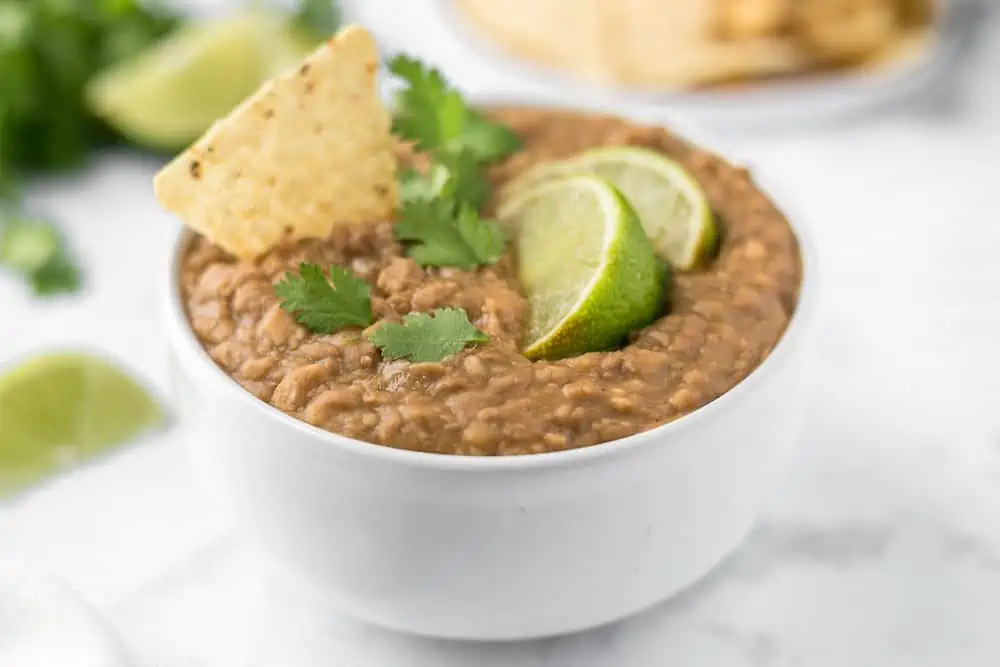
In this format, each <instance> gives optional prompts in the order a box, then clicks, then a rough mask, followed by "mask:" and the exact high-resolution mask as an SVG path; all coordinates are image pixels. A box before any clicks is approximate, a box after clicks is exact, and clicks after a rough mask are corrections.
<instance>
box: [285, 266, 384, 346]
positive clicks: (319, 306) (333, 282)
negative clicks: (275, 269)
mask: <svg viewBox="0 0 1000 667" xmlns="http://www.w3.org/2000/svg"><path fill="white" fill-rule="evenodd" d="M274 291H275V293H276V294H277V295H278V296H279V297H280V298H281V299H282V301H281V307H282V308H283V309H284V310H286V311H288V312H289V313H291V314H292V315H293V316H294V317H295V321H296V322H298V323H299V324H301V325H302V326H304V327H306V328H307V329H309V330H310V331H314V332H316V333H324V334H330V333H333V332H335V331H337V330H339V329H343V328H344V327H351V326H356V327H366V326H368V325H369V324H371V323H372V302H371V289H370V288H369V287H368V283H366V282H365V281H364V280H362V279H361V278H358V277H357V276H356V275H354V274H353V273H352V272H351V271H349V270H348V269H345V268H343V267H341V266H337V265H336V264H334V265H331V266H330V271H329V279H327V275H326V274H325V273H324V272H323V269H322V267H320V266H318V265H316V264H308V263H306V262H303V263H302V264H300V265H299V275H297V276H296V275H295V274H293V273H291V272H289V273H286V274H285V277H284V278H282V279H281V280H280V281H279V282H278V283H276V284H275V286H274Z"/></svg>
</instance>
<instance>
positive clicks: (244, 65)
mask: <svg viewBox="0 0 1000 667" xmlns="http://www.w3.org/2000/svg"><path fill="white" fill-rule="evenodd" d="M315 44H316V40H315V38H313V37H311V36H309V35H307V34H305V33H303V32H301V31H300V30H299V29H297V28H296V27H295V26H294V25H292V24H290V23H285V22H282V21H280V20H278V19H277V18H275V17H273V16H271V15H269V14H267V13H263V12H245V13H242V14H239V15H237V16H236V17H234V18H231V19H227V20H225V21H218V22H210V23H192V24H188V25H186V26H185V27H183V28H180V29H179V30H177V31H176V32H174V33H173V34H171V35H168V36H167V37H166V38H165V39H163V40H162V41H160V42H159V43H157V44H154V45H153V46H152V47H150V48H149V49H148V50H146V51H145V52H143V53H141V54H139V55H138V56H136V57H135V58H134V59H132V60H129V61H126V62H124V63H122V64H120V65H117V66H115V67H113V68H111V69H109V70H108V71H106V72H103V73H101V74H99V75H98V76H97V77H96V78H95V79H94V81H93V82H92V83H91V84H90V86H89V87H88V89H87V100H88V103H89V104H90V106H91V108H92V109H93V111H94V113H96V114H97V115H98V116H100V117H102V118H103V119H104V120H105V121H106V122H107V123H108V124H109V125H111V126H112V127H113V128H115V129H116V130H118V131H119V132H120V133H121V134H122V135H124V136H126V137H128V138H129V139H131V140H133V141H135V142H136V143H139V144H141V145H144V146H148V147H150V148H157V149H164V150H178V149H180V148H183V147H184V146H187V145H188V144H190V143H191V142H193V141H194V140H195V139H197V138H198V137H199V136H201V135H202V134H203V133H204V132H205V130H207V129H208V128H209V127H210V126H211V124H212V123H213V122H215V121H216V120H217V119H218V118H221V117H222V116H225V115H226V114H227V113H229V112H230V111H231V110H232V109H233V108H235V107H236V106H237V105H239V104H240V102H242V101H243V100H244V99H246V98H247V97H248V96H250V95H251V94H252V93H253V92H254V91H256V90H257V88H258V87H260V85H261V83H262V82H263V81H265V80H267V79H268V78H271V77H272V76H274V75H275V74H277V73H279V72H281V71H283V70H285V69H287V68H288V67H291V66H292V65H293V64H295V63H297V62H299V61H301V59H302V58H303V57H304V56H305V55H306V54H308V53H309V52H310V51H311V50H312V49H313V47H314V46H315Z"/></svg>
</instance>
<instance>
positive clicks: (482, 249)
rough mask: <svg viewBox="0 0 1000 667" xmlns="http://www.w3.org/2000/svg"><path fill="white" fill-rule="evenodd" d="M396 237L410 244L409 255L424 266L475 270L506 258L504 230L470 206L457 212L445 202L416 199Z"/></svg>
mask: <svg viewBox="0 0 1000 667" xmlns="http://www.w3.org/2000/svg"><path fill="white" fill-rule="evenodd" d="M396 237H397V238H399V239H400V240H402V241H406V242H409V244H410V245H409V248H408V254H409V256H410V257H411V258H412V259H413V261H415V262H416V263H417V264H420V265H422V266H455V267H458V268H463V269H472V268H475V267H476V266H479V265H481V264H493V263H494V262H496V261H497V260H498V259H500V256H501V255H503V249H504V244H505V239H504V234H503V230H501V229H500V226H499V225H497V224H496V223H495V222H492V221H490V220H483V219H482V218H480V217H479V214H478V213H477V212H476V210H475V209H474V208H473V207H472V206H470V205H469V204H461V205H459V206H458V208H457V209H456V208H455V206H454V204H453V202H451V201H449V200H447V199H442V198H435V199H414V200H412V201H408V202H405V203H404V204H403V208H402V211H401V212H400V219H399V221H398V222H397V223H396Z"/></svg>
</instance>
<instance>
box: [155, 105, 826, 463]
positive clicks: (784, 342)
mask: <svg viewBox="0 0 1000 667" xmlns="http://www.w3.org/2000/svg"><path fill="white" fill-rule="evenodd" d="M474 102H475V103H476V105H477V106H492V107H519V108H531V107H536V108H539V109H566V110H577V111H580V112H582V113H598V114H600V113H605V112H601V111H593V110H589V109H581V108H579V107H576V106H572V105H559V104H551V103H549V102H548V101H545V102H541V103H540V102H538V101H537V100H530V99H528V100H525V99H524V98H522V97H516V98H513V99H509V98H500V99H497V98H496V97H486V98H474ZM621 116H622V117H623V118H627V119H629V120H633V121H635V122H640V123H642V122H647V123H648V121H643V120H642V118H641V117H638V118H637V117H636V116H635V115H633V114H628V113H624V114H621ZM652 124H656V123H655V121H654V122H653V123H652ZM674 128H681V129H680V130H679V131H678V130H675V129H674ZM669 129H670V131H671V132H672V133H674V134H676V135H678V136H680V137H683V138H684V139H685V140H688V141H691V142H692V143H693V144H694V145H696V146H698V147H699V148H702V149H705V150H710V151H712V152H713V153H716V154H717V155H719V156H720V157H722V158H723V159H727V160H728V161H729V162H730V163H731V164H735V165H737V166H744V167H745V166H746V164H747V163H746V162H745V161H744V160H740V159H738V158H734V159H730V158H728V157H727V155H731V154H732V152H731V151H730V152H729V153H728V154H727V152H726V151H723V150H719V149H718V146H719V145H720V143H719V142H718V141H713V140H712V139H710V138H709V136H708V135H706V134H705V133H704V132H703V131H701V130H699V129H697V128H696V127H693V126H690V125H687V124H685V123H684V122H683V121H682V122H679V123H671V125H670V128H669ZM766 171H767V170H766V169H760V168H758V167H754V168H753V169H752V172H753V180H754V184H755V186H756V187H757V188H758V189H759V190H760V191H761V192H763V193H764V194H765V195H767V197H768V199H770V200H771V201H772V202H773V203H774V204H775V206H776V207H777V208H778V210H779V211H781V212H782V213H783V214H784V215H785V217H786V219H787V220H788V223H789V225H790V226H791V228H792V232H793V233H794V235H795V238H796V240H797V241H798V246H799V256H800V262H801V266H802V280H801V283H800V286H799V298H798V301H797V303H796V308H795V312H793V313H792V316H791V317H790V319H789V322H788V325H787V326H786V328H785V331H784V332H783V333H782V335H781V337H780V338H779V339H778V342H777V343H776V344H775V346H774V349H772V350H771V353H770V354H769V355H768V356H767V358H765V359H764V361H763V362H761V363H760V364H759V365H758V366H757V367H756V368H754V369H753V370H752V371H751V372H750V373H749V374H748V375H747V376H746V377H745V378H743V380H741V381H740V382H739V383H737V384H736V385H735V386H733V387H731V388H730V389H729V390H728V391H726V392H724V393H723V394H722V395H721V396H719V397H717V398H716V399H714V400H712V401H710V402H709V403H707V404H705V405H703V406H701V407H700V408H698V409H696V410H694V411H693V412H690V413H688V414H686V415H684V416H682V417H680V418H678V419H676V420H674V421H672V422H668V423H666V424H661V425H660V426H657V427H654V428H652V429H649V430H647V431H642V432H639V433H635V434H633V435H630V436H626V437H624V438H619V439H617V440H611V441H608V442H603V443H599V444H596V445H591V446H587V447H579V448H575V449H568V450H560V451H556V452H544V453H540V454H524V455H519V456H464V455H460V454H439V453H432V452H422V451H416V450H407V449H398V448H395V447H391V446H387V445H379V444H375V443H370V442H366V441H363V440H357V439H354V438H350V437H347V436H344V435H340V434H338V433H334V432H332V431H327V430H325V429H322V428H319V427H318V426H313V425H312V424H309V423H307V422H305V421H302V420H300V419H297V418H295V417H292V416H290V415H287V414H285V413H284V412H282V411H280V410H278V409H277V408H275V407H274V406H272V405H271V404H270V403H266V402H264V401H262V400H260V399H258V398H257V397H256V396H254V395H253V394H251V393H250V392H249V391H247V390H246V389H244V388H243V387H241V386H240V385H239V384H238V383H237V382H236V381H235V380H233V379H232V378H231V377H230V376H229V375H228V374H226V372H225V371H223V370H222V369H221V368H220V367H219V366H218V365H217V364H216V363H215V362H214V361H213V360H212V358H211V357H210V356H209V354H208V352H207V351H206V350H205V349H204V348H203V347H202V345H201V343H200V341H199V340H198V338H197V336H195V334H194V331H193V329H192V328H191V326H190V323H189V322H188V318H187V315H186V313H185V308H184V304H183V299H182V297H181V290H180V268H181V264H182V259H183V256H184V253H185V251H186V250H187V248H188V245H189V244H190V243H191V242H192V241H193V240H194V238H195V233H194V232H193V231H191V230H190V229H188V228H186V227H183V226H182V227H181V229H180V231H179V232H178V234H177V236H176V239H175V240H174V242H173V247H172V249H171V254H170V263H169V267H170V268H169V271H168V274H167V277H166V281H165V285H164V292H165V298H164V299H163V305H164V307H165V308H164V310H165V319H166V325H167V333H168V340H169V344H170V346H171V348H172V351H173V352H175V353H178V352H183V353H184V356H185V358H187V359H195V360H197V363H198V364H200V366H199V368H198V370H199V371H203V372H201V373H200V375H199V381H200V382H201V384H202V385H203V386H206V387H208V389H209V390H210V391H212V392H213V393H223V394H225V395H226V396H228V397H231V398H232V399H233V400H234V401H236V402H241V403H242V404H243V405H246V406H247V408H248V409H251V410H256V411H258V412H259V413H260V414H261V415H264V416H265V418H267V419H270V420H272V421H273V422H275V423H278V424H282V425H283V426H284V427H287V428H290V429H291V430H292V431H293V432H297V433H298V434H299V435H300V436H303V439H305V440H308V441H310V442H311V443H315V444H316V445H317V446H320V447H336V448H338V449H339V450H341V453H344V454H352V455H355V456H359V457H362V458H368V459H372V460H377V461H380V462H383V463H388V464H397V465H401V466H405V467H411V468H431V469H437V470H459V471H469V472H476V471H478V472H486V473H490V472H494V473H500V472H509V471H533V470H542V469H551V468H568V467H577V466H582V465H587V464H593V463H595V462H599V461H602V460H605V459H611V458H615V457H620V456H626V455H628V454H631V453H633V452H635V451H637V450H640V449H642V448H644V447H649V446H657V447H664V446H669V445H668V444H667V443H664V442H662V439H663V438H668V439H670V440H671V441H672V444H673V445H674V446H676V445H678V444H680V442H682V441H683V434H684V433H685V432H686V431H689V430H692V429H694V428H697V426H698V425H699V424H700V423H702V422H704V421H706V420H711V419H718V418H720V415H721V414H723V413H724V412H725V411H726V410H728V409H730V407H731V406H733V405H734V404H736V403H737V402H738V401H740V400H741V399H742V398H743V397H744V395H746V394H748V393H749V392H752V391H755V390H756V387H757V385H759V384H761V383H763V382H767V381H768V378H769V377H770V376H772V375H774V374H775V373H777V372H778V371H780V369H781V367H782V366H783V365H787V364H788V363H790V362H792V361H793V358H792V356H791V355H792V353H793V352H794V348H796V347H797V346H798V345H800V341H801V339H802V337H803V336H804V334H805V332H806V329H807V328H808V325H809V323H810V322H811V321H812V319H813V317H814V315H813V311H814V309H815V307H816V303H815V302H816V299H817V265H816V254H815V247H814V245H813V240H812V234H811V231H810V229H809V227H810V225H809V224H808V223H807V222H805V220H804V217H803V212H802V210H801V209H800V208H799V207H798V206H796V205H795V204H794V201H793V200H791V199H790V198H788V197H787V195H786V193H785V190H784V188H783V187H782V186H781V181H780V180H779V179H776V178H774V177H773V176H772V175H769V174H767V173H766ZM790 202H792V203H790ZM184 372H187V371H184Z"/></svg>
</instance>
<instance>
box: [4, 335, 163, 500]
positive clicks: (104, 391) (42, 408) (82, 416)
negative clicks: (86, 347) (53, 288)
mask: <svg viewBox="0 0 1000 667" xmlns="http://www.w3.org/2000/svg"><path fill="white" fill-rule="evenodd" d="M162 421H163V415H162V413H161V412H160V409H159V407H158V406H157V405H156V403H155V402H154V401H153V399H152V398H151V397H150V395H149V394H148V393H147V392H146V390H145V389H143V388H142V387H141V386H139V385H138V384H137V383H136V382H135V381H134V380H132V379H131V378H129V377H128V376H127V375H125V374H124V373H122V372H121V371H120V370H118V369H117V368H116V367H114V366H112V365H110V364H108V362H106V361H104V360H103V359H100V358H98V357H94V356H91V355H87V354H82V353H59V354H47V355H43V356H39V357H35V358H33V359H30V360H28V361H26V362H24V363H22V364H21V365H19V366H16V367H15V368H13V369H12V370H10V371H8V372H6V373H4V374H3V375H0V496H3V495H6V494H8V493H11V492H13V491H17V490H19V489H21V488H23V487H25V486H27V485H28V484H31V483H32V482H35V481H37V480H39V479H41V478H42V477H44V476H46V475H48V474H50V473H52V472H55V471H57V470H59V469H62V468H64V467H66V466H68V465H72V464H73V463H76V462H79V461H83V460H86V459H88V458H92V457H94V456H95V455H97V454H100V453H101V452H104V451H107V450H108V449H111V448H112V447H114V446H115V445H118V444H120V443H122V442H124V441H126V440H128V439H130V438H132V437H134V436H135V435H137V434H138V433H139V432H141V431H143V430H145V429H147V428H149V427H152V426H155V425H157V424H159V423H161V422H162Z"/></svg>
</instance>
